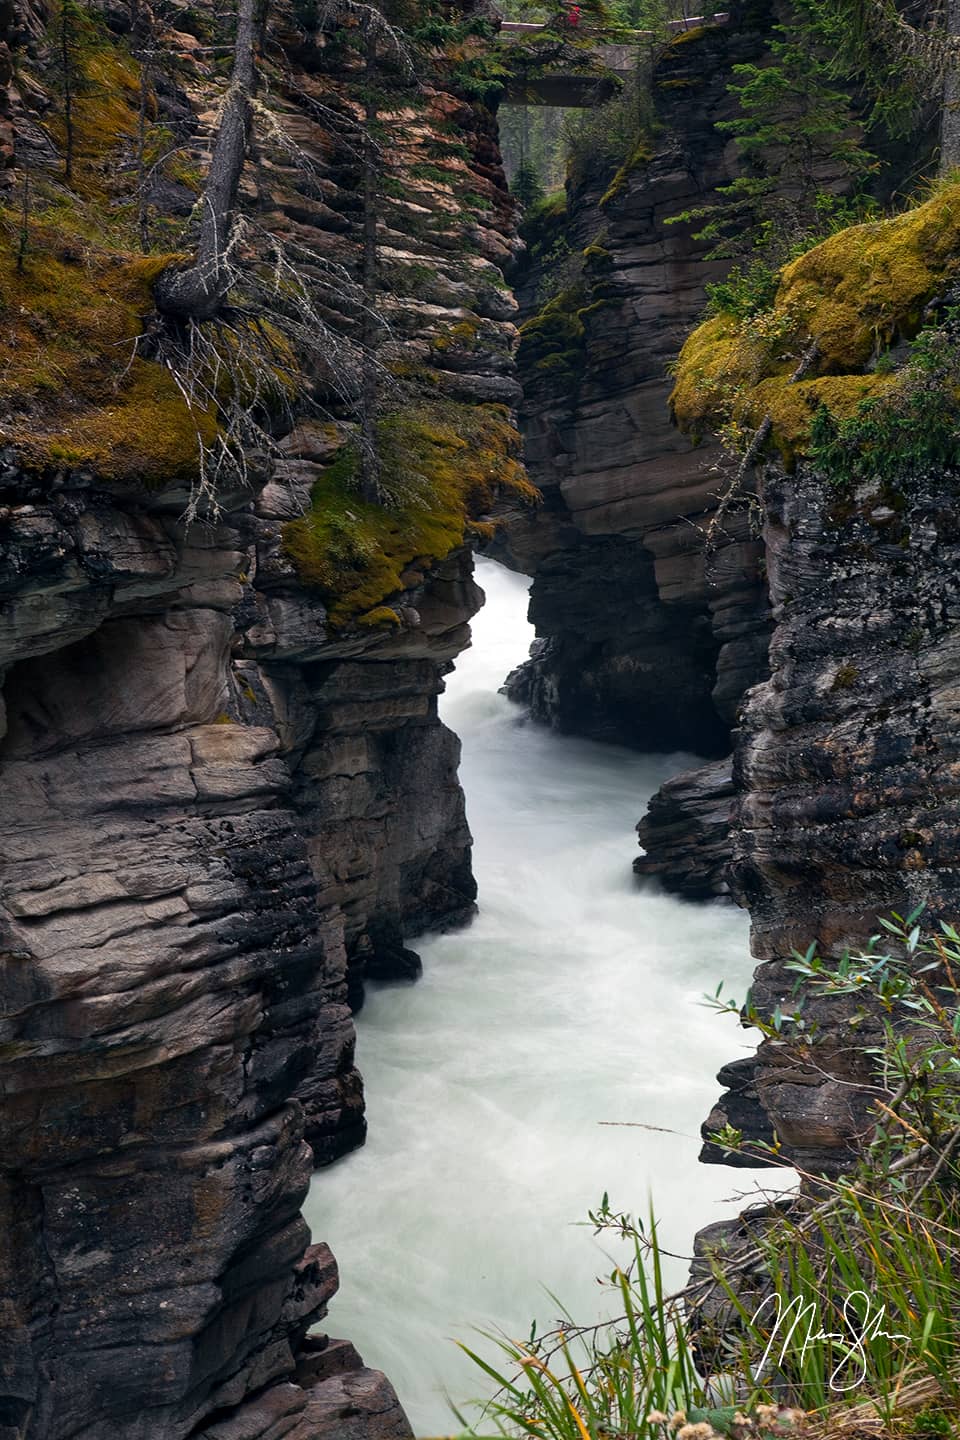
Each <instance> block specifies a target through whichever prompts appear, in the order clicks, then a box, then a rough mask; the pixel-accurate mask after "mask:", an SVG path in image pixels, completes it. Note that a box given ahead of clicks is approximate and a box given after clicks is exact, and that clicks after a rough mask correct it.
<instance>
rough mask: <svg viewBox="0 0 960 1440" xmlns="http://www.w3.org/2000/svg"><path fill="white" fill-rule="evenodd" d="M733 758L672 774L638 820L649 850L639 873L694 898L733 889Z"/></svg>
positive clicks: (638, 866) (643, 842)
mask: <svg viewBox="0 0 960 1440" xmlns="http://www.w3.org/2000/svg"><path fill="white" fill-rule="evenodd" d="M732 768H733V767H732V765H731V762H730V761H729V760H717V761H715V762H714V763H713V764H712V765H704V766H703V767H702V768H700V769H698V770H686V771H684V772H683V774H681V775H676V776H674V778H673V779H672V780H667V781H666V782H665V784H663V785H661V786H660V789H659V790H658V791H657V793H656V795H654V797H653V799H652V800H651V801H650V805H649V807H648V809H647V813H646V815H645V816H644V817H643V819H642V820H641V821H640V823H639V825H638V826H637V834H638V835H639V838H640V844H641V846H642V847H643V849H644V851H645V852H646V853H645V854H643V855H639V856H638V857H637V859H636V860H634V862H633V869H634V873H635V874H637V875H639V876H641V877H653V878H655V879H657V880H659V881H660V883H661V884H662V885H663V887H664V889H665V890H668V891H670V892H671V893H673V894H677V895H684V896H686V897H687V898H688V899H690V900H707V899H709V898H710V897H712V896H719V895H728V894H729V893H730V882H729V868H730V859H731V850H730V846H731V841H730V823H731V818H732V814H733V801H734V788H733V773H732Z"/></svg>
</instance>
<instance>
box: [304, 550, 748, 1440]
mask: <svg viewBox="0 0 960 1440" xmlns="http://www.w3.org/2000/svg"><path fill="white" fill-rule="evenodd" d="M478 578H479V581H480V584H481V585H482V586H483V588H484V590H485V591H486V595H487V603H486V605H485V607H484V609H483V610H482V611H481V612H480V614H479V615H478V616H477V618H476V620H475V621H474V625H473V634H474V642H473V647H472V649H470V650H468V651H467V652H466V653H465V654H464V655H463V656H462V657H461V659H460V661H459V662H458V665H457V670H456V673H455V674H453V675H452V676H451V677H450V678H449V681H448V690H447V694H446V696H445V698H444V701H443V718H444V720H445V721H446V723H447V724H448V725H450V726H451V727H452V728H453V729H454V730H456V731H457V732H458V733H459V735H460V736H461V738H462V741H463V765H462V771H461V774H462V778H463V783H464V787H465V790H466V795H467V805H468V815H469V820H470V824H471V828H472V831H473V834H474V838H475V846H476V848H475V863H476V873H477V879H478V882H479V886H480V914H479V916H478V918H477V919H476V920H475V922H474V923H473V925H471V926H470V927H469V928H468V929H466V930H463V931H460V932H459V933H457V934H453V935H447V936H440V937H434V938H430V939H428V940H424V941H421V942H419V944H418V945H417V948H418V949H419V951H420V953H421V955H422V957H423V963H424V974H423V978H422V980H421V981H420V982H419V983H418V984H416V985H413V986H409V987H376V986H372V987H371V990H370V994H369V998H368V1001H367V1005H366V1008H365V1009H364V1010H363V1011H362V1013H361V1015H360V1016H359V1019H358V1029H359V1041H358V1059H359V1064H360V1067H361V1069H362V1071H363V1074H364V1078H365V1081H366V1088H367V1099H368V1114H369V1120H370V1138H369V1140H368V1143H367V1145H366V1148H365V1149H364V1150H362V1151H360V1152H358V1153H356V1154H353V1155H351V1156H349V1157H347V1158H346V1159H345V1160H343V1161H342V1162H340V1163H339V1164H338V1165H336V1166H334V1167H333V1168H332V1169H330V1170H326V1171H323V1172H320V1173H319V1174H318V1175H317V1176H316V1177H315V1180H314V1183H313V1187H312V1191H311V1195H310V1197H309V1200H308V1203H307V1207H306V1215H307V1218H308V1220H309V1221H310V1224H311V1226H312V1229H313V1232H314V1234H315V1235H322V1236H324V1237H325V1238H327V1239H328V1240H329V1241H330V1243H331V1245H332V1247H333V1249H334V1252H335V1254H336V1255H337V1258H338V1261H339V1264H340V1270H341V1277H342V1288H341V1292H340V1294H339V1296H338V1297H337V1299H336V1301H335V1304H334V1307H333V1310H332V1313H331V1317H330V1322H329V1324H330V1328H331V1331H332V1333H335V1334H344V1335H349V1336H350V1338H351V1339H352V1340H353V1341H354V1342H355V1343H356V1345H357V1346H358V1348H359V1349H360V1351H361V1353H362V1354H363V1357H364V1359H365V1360H366V1361H367V1363H368V1364H372V1365H375V1366H378V1367H382V1368H383V1369H384V1370H386V1372H387V1374H389V1376H390V1378H391V1379H392V1381H393V1382H394V1384H395V1386H396V1388H397V1390H398V1392H399V1395H400V1398H401V1400H402V1402H403V1404H404V1406H405V1408H406V1409H407V1412H408V1414H409V1416H410V1419H411V1422H412V1424H413V1427H414V1430H415V1431H416V1433H417V1434H418V1435H437V1434H441V1433H447V1432H449V1431H450V1430H451V1429H452V1428H454V1423H453V1420H452V1417H451V1414H450V1411H449V1409H448V1407H447V1404H446V1401H445V1399H444V1395H443V1390H444V1388H446V1390H447V1391H448V1392H449V1393H450V1394H451V1395H452V1396H453V1397H454V1398H455V1399H457V1400H458V1401H463V1400H464V1399H465V1398H467V1397H471V1396H476V1395H478V1394H483V1393H489V1390H488V1389H486V1390H485V1383H486V1382H485V1381H484V1377H483V1376H481V1375H480V1373H479V1372H478V1371H477V1370H475V1368H474V1367H473V1366H472V1365H471V1364H470V1362H469V1361H467V1360H466V1359H465V1358H464V1357H463V1356H462V1355H461V1354H460V1352H459V1351H458V1350H457V1349H456V1347H455V1345H454V1344H453V1343H452V1339H451V1337H458V1338H461V1339H463V1340H466V1341H467V1342H468V1343H471V1344H475V1343H476V1340H477V1337H476V1335H475V1334H474V1333H473V1332H472V1327H475V1326H495V1325H499V1326H501V1327H503V1328H505V1329H506V1330H508V1331H511V1332H514V1333H516V1334H518V1335H522V1334H526V1333H528V1331H529V1327H530V1321H531V1319H532V1318H533V1313H532V1311H533V1309H534V1308H535V1309H536V1312H537V1319H538V1323H539V1324H540V1326H541V1328H543V1326H544V1325H545V1324H546V1323H548V1322H550V1320H551V1319H552V1318H553V1317H554V1316H555V1315H556V1314H557V1307H556V1305H555V1304H554V1303H553V1302H552V1301H551V1300H550V1298H549V1297H548V1295H547V1294H546V1293H545V1292H546V1291H547V1290H550V1291H553V1292H554V1293H555V1294H556V1295H557V1296H558V1297H559V1298H560V1299H561V1300H562V1301H563V1303H564V1304H565V1305H567V1306H568V1307H569V1308H570V1309H571V1310H572V1311H573V1312H574V1313H575V1314H576V1315H577V1317H578V1318H580V1319H585V1318H586V1317H587V1316H588V1315H596V1316H598V1317H599V1315H600V1314H601V1313H602V1307H603V1305H604V1301H605V1299H606V1296H605V1294H604V1292H603V1291H602V1290H601V1289H599V1287H598V1286H597V1284H596V1281H595V1279H594V1276H595V1275H596V1274H598V1273H601V1272H603V1271H606V1272H609V1270H610V1268H611V1267H610V1263H609V1261H608V1260H607V1259H605V1254H606V1255H609V1254H610V1253H611V1244H610V1242H607V1241H604V1243H603V1247H602V1248H601V1246H600V1242H598V1241H597V1240H595V1239H594V1237H593V1234H592V1231H591V1229H590V1228H589V1227H586V1226H582V1225H579V1224H578V1223H577V1222H580V1221H583V1220H584V1219H585V1216H586V1212H587V1210H588V1208H590V1207H591V1206H595V1205H596V1204H598V1203H599V1201H600V1199H601V1196H602V1194H603V1192H604V1190H607V1191H609V1194H610V1200H611V1203H612V1204H615V1205H617V1206H619V1207H620V1208H624V1209H630V1210H633V1211H635V1212H636V1211H638V1210H639V1211H644V1210H645V1208H646V1205H647V1195H648V1192H652V1195H653V1199H654V1203H655V1206H656V1209H657V1211H658V1213H659V1215H660V1216H661V1217H662V1220H663V1238H664V1241H665V1243H666V1245H667V1247H668V1248H671V1249H676V1250H678V1251H680V1252H682V1253H687V1252H688V1251H689V1247H690V1245H691V1242H692V1237H693V1233H694V1231H695V1230H696V1229H697V1227H698V1226H700V1225H703V1224H705V1223H707V1222H709V1221H711V1220H715V1219H718V1218H720V1217H721V1215H722V1214H724V1213H729V1207H724V1208H722V1207H721V1205H720V1203H719V1202H720V1201H721V1200H722V1199H723V1198H725V1197H728V1196H731V1195H732V1194H734V1193H735V1192H737V1191H740V1190H743V1189H749V1188H750V1187H751V1186H752V1184H753V1183H754V1179H755V1176H754V1174H753V1173H752V1172H742V1171H741V1172H740V1173H739V1175H737V1176H733V1175H731V1172H730V1171H727V1170H723V1169H715V1168H712V1167H707V1166H701V1165H699V1164H698V1163H697V1153H698V1150H699V1144H700V1142H699V1138H698V1129H699V1125H700V1122H701V1121H702V1119H703V1118H704V1116H705V1115H706V1114H707V1113H708V1111H709V1109H710V1107H711V1105H712V1104H713V1101H714V1098H715V1092H716V1084H715V1081H714V1073H715V1071H716V1070H717V1069H718V1068H719V1066H720V1065H722V1064H723V1063H725V1062H726V1061H729V1060H730V1059H731V1058H732V1057H733V1055H734V1054H735V1053H737V1052H738V1050H740V1051H746V1050H748V1049H750V1048H751V1037H750V1034H749V1033H747V1032H742V1031H739V1030H738V1028H737V1026H736V1024H735V1023H733V1022H728V1021H726V1020H723V1019H720V1018H718V1017H716V1016H714V1015H713V1014H712V1013H711V1012H709V1011H708V1010H706V1009H704V1008H702V1007H701V1006H700V1005H699V1004H698V1003H697V1002H698V1001H699V999H700V997H701V995H702V993H703V991H705V990H707V989H710V990H712V989H714V988H715V987H716V984H717V982H718V981H719V980H721V979H722V980H724V981H727V982H729V983H730V985H731V986H732V987H733V990H734V993H735V994H737V996H738V997H742V995H743V993H744V991H745V988H746V985H747V984H748V981H749V976H750V972H751V969H752V965H751V960H750V957H749V951H748V944H747V929H748V926H747V917H746V915H745V914H743V913H742V912H740V911H738V910H736V909H734V908H733V907H732V906H729V905H720V904H709V905H703V906H692V905H688V904H685V903H683V902H680V901H677V900H674V899H672V898H669V897H666V896H663V895H659V894H656V893H652V892H646V893H644V892H642V891H640V890H638V889H637V888H636V885H635V882H634V878H633V876H632V873H631V870H630V860H631V857H632V854H633V845H634V836H633V827H634V825H635V823H636V820H637V817H638V816H639V815H640V814H642V812H643V808H644V805H645V803H646V800H647V797H648V796H649V795H650V794H651V793H652V792H653V791H654V790H655V789H656V788H657V786H658V785H659V784H660V783H661V782H662V781H663V779H664V778H666V776H667V775H668V774H669V773H671V772H673V771H674V770H676V769H678V768H681V767H682V766H683V765H684V764H685V763H688V759H689V757H683V756H672V757H663V756H656V757H647V756H641V755H637V754H634V753H631V752H629V751H627V750H622V749H619V748H616V747H613V746H602V745H598V744H594V743H592V742H589V741H583V740H578V739H572V738H569V737H563V736H559V735H557V734H556V733H554V732H552V731H550V730H547V729H544V728H542V727H540V726H536V725H532V724H529V723H524V720H523V715H522V712H521V711H520V710H518V708H517V707H516V706H514V705H512V704H511V703H510V702H509V701H507V700H506V699H505V698H504V697H503V696H501V695H499V694H498V693H497V690H498V687H499V685H501V684H502V682H503V679H504V677H505V675H506V674H507V672H508V670H509V669H510V668H511V667H512V666H513V665H515V664H517V663H518V662H519V661H520V660H522V659H523V658H524V657H525V655H526V653H527V649H528V646H529V643H530V638H531V631H530V628H529V626H528V625H527V623H526V619H525V615H526V599H527V593H526V592H527V581H525V580H524V579H523V578H522V577H520V576H517V575H514V574H511V573H510V572H508V571H506V570H504V569H502V568H501V567H500V566H498V565H495V564H493V563H492V562H490V561H483V560H481V561H480V562H479V566H478ZM754 1043H755V1041H754ZM602 1121H608V1122H632V1123H640V1124H644V1125H651V1126H654V1127H657V1126H661V1127H669V1128H671V1129H675V1130H676V1131H678V1132H680V1133H679V1134H678V1135H674V1134H666V1133H663V1132H662V1131H660V1130H649V1131H648V1130H642V1129H625V1128H617V1127H616V1126H612V1125H611V1126H606V1125H602V1124H601V1123H600V1122H602ZM683 1270H684V1267H683V1266H682V1265H681V1264H679V1263H678V1264H677V1265H676V1272H675V1275H674V1276H672V1277H671V1279H673V1278H676V1279H677V1280H679V1279H680V1278H681V1276H682V1273H683ZM610 1303H611V1304H612V1303H614V1302H613V1301H611V1302H610Z"/></svg>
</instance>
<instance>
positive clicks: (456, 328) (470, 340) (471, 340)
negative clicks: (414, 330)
mask: <svg viewBox="0 0 960 1440" xmlns="http://www.w3.org/2000/svg"><path fill="white" fill-rule="evenodd" d="M479 330H480V322H479V320H473V319H471V320H460V321H459V322H458V323H457V324H456V325H451V326H450V328H449V329H448V330H444V332H443V333H442V334H441V335H436V336H434V338H433V340H432V341H431V342H430V343H431V345H432V347H433V349H434V350H437V351H439V352H440V353H441V354H443V353H444V352H445V351H447V350H472V349H473V347H474V345H475V344H476V340H477V335H478V333H479Z"/></svg>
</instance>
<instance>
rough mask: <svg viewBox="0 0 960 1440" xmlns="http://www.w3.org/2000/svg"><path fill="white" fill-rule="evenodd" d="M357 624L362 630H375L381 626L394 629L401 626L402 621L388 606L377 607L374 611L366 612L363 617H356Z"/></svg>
mask: <svg viewBox="0 0 960 1440" xmlns="http://www.w3.org/2000/svg"><path fill="white" fill-rule="evenodd" d="M357 624H358V625H359V626H361V627H362V629H364V630H376V629H378V628H379V627H380V626H382V625H391V626H394V627H396V626H397V625H402V624H403V621H402V620H401V619H400V616H399V615H398V614H397V612H396V610H392V609H391V608H390V606H389V605H378V606H376V608H375V609H373V610H368V611H367V613H366V614H365V615H358V616H357Z"/></svg>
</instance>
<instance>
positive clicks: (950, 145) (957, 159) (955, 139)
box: [940, 0, 960, 175]
mask: <svg viewBox="0 0 960 1440" xmlns="http://www.w3.org/2000/svg"><path fill="white" fill-rule="evenodd" d="M946 19H947V30H948V31H949V33H950V34H951V35H960V0H947V16H946ZM958 165H960V68H958V66H957V63H956V61H955V60H952V59H951V62H950V65H949V69H948V70H947V73H946V76H945V77H944V81H943V114H942V116H941V119H940V174H941V175H946V174H947V173H948V171H950V170H955V169H956V168H957V166H958Z"/></svg>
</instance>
